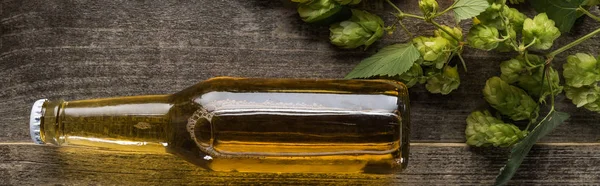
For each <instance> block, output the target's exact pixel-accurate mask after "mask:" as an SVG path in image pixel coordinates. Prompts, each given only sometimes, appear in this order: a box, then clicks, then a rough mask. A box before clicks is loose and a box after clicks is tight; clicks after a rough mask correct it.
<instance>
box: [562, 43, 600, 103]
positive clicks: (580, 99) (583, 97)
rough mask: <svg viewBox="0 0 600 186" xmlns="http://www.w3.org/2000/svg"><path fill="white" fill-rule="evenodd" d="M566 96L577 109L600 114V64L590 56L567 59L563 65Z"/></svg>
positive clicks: (581, 55)
mask: <svg viewBox="0 0 600 186" xmlns="http://www.w3.org/2000/svg"><path fill="white" fill-rule="evenodd" d="M563 69H564V71H563V75H564V77H565V84H566V86H565V94H566V96H567V98H569V99H571V101H573V104H575V105H577V107H585V108H586V109H588V110H591V111H595V112H600V62H599V60H598V59H596V58H594V57H593V56H591V55H589V54H584V53H577V54H575V55H571V56H569V57H567V63H565V64H564V65H563Z"/></svg>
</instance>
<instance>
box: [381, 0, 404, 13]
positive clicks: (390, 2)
mask: <svg viewBox="0 0 600 186" xmlns="http://www.w3.org/2000/svg"><path fill="white" fill-rule="evenodd" d="M385 1H386V2H387V3H388V4H390V5H391V6H392V8H394V9H396V11H398V13H400V14H404V12H402V10H400V8H398V6H396V5H395V4H394V3H392V1H390V0H385Z"/></svg>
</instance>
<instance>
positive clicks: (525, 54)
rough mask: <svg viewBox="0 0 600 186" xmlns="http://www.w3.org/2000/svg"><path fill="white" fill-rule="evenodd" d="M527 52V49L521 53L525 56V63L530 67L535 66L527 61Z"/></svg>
mask: <svg viewBox="0 0 600 186" xmlns="http://www.w3.org/2000/svg"><path fill="white" fill-rule="evenodd" d="M528 56H529V52H528V51H527V50H525V53H523V58H525V63H527V65H529V66H530V67H533V66H535V65H534V64H533V63H531V62H530V61H529V57H528Z"/></svg>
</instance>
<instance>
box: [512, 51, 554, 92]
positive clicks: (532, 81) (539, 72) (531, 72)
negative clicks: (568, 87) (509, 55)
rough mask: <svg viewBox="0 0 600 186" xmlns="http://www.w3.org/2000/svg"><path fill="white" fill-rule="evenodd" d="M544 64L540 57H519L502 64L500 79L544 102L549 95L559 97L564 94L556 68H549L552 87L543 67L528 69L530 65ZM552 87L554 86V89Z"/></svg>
mask: <svg viewBox="0 0 600 186" xmlns="http://www.w3.org/2000/svg"><path fill="white" fill-rule="evenodd" d="M543 63H544V60H543V59H542V58H541V57H540V56H536V55H527V59H525V57H524V56H518V57H516V58H514V59H511V60H508V61H504V62H502V63H501V64H500V70H501V71H502V75H501V76H500V78H502V80H504V81H505V82H506V83H509V84H516V85H517V86H518V87H520V88H522V89H524V90H526V91H527V93H528V94H529V95H532V96H534V97H537V98H539V100H540V101H543V100H545V99H546V96H548V95H558V94H560V93H561V92H562V86H560V78H559V75H558V71H556V70H554V68H552V67H549V68H550V69H548V76H547V77H549V78H550V82H551V84H550V85H549V84H548V79H546V77H543V76H544V75H545V74H544V68H543V66H540V67H536V68H533V69H528V67H529V65H528V64H532V65H541V64H543ZM542 81H543V82H542ZM550 86H552V89H551V88H550ZM551 90H552V91H551Z"/></svg>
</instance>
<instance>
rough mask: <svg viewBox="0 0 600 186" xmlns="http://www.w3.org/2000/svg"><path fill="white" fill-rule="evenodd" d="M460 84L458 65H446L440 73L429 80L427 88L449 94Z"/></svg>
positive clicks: (437, 92)
mask: <svg viewBox="0 0 600 186" xmlns="http://www.w3.org/2000/svg"><path fill="white" fill-rule="evenodd" d="M459 85H460V77H459V76H458V70H457V67H450V66H445V67H444V69H443V72H442V73H439V74H437V75H435V76H433V77H430V78H429V79H428V80H427V84H426V85H425V88H427V90H428V91H429V92H431V93H434V94H442V95H447V94H450V92H452V91H453V90H456V89H457V88H458V86H459Z"/></svg>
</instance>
